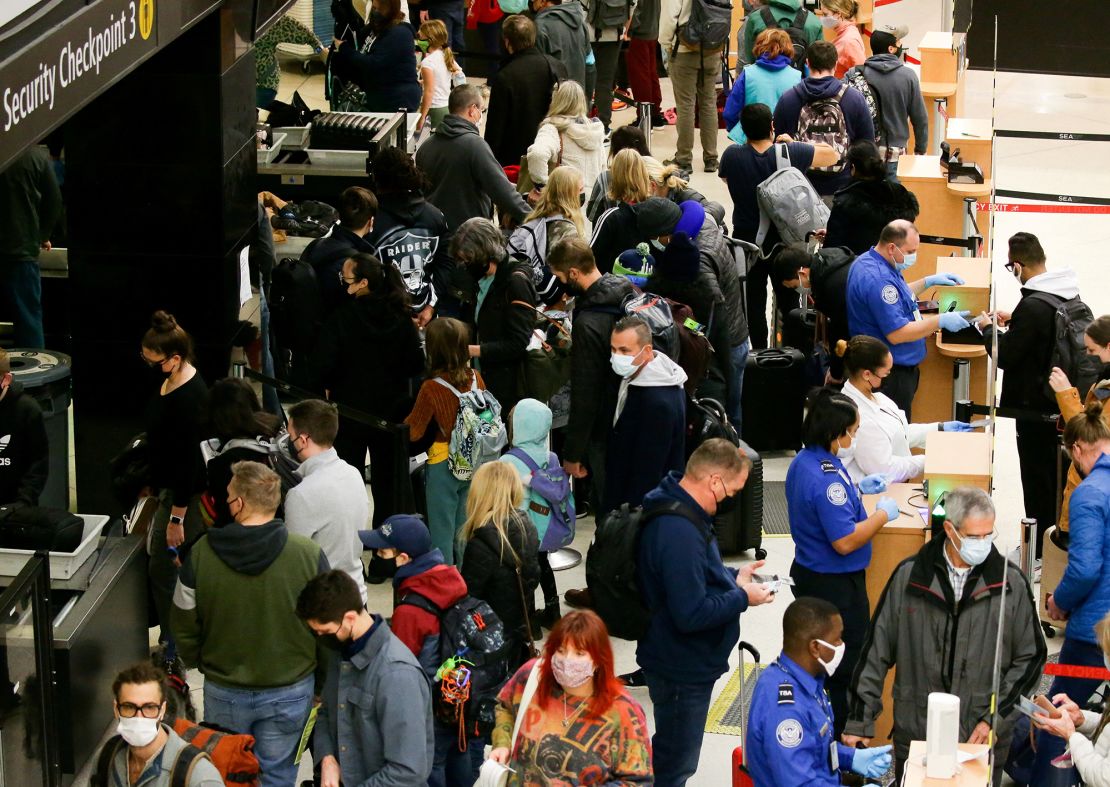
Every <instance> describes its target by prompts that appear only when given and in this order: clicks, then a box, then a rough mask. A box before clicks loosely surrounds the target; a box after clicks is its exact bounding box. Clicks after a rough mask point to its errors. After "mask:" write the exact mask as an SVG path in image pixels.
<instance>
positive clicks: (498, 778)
mask: <svg viewBox="0 0 1110 787" xmlns="http://www.w3.org/2000/svg"><path fill="white" fill-rule="evenodd" d="M542 667H543V661H542V660H540V661H537V662H536V663H535V664H533V665H532V671H531V672H530V673H528V682H527V683H525V684H524V693H523V694H521V695H520V705H519V707H517V709H516V721H515V722H513V737H512V738H510V739H509V760H510V761H511V760H512V758H513V752H514V751H516V739H517V736H518V735H519V734H520V723H521V722H522V721H524V711H526V710H528V706H529V705H531V704H532V697H533V696H535V694H536V687H537V686H539V684H540V669H541V668H542ZM508 784H509V767H508V766H507V765H502V764H501V763H499V762H497V761H495V760H486V761H485V762H483V763H482V768H481V770H479V771H478V781H476V782H474V787H507V785H508Z"/></svg>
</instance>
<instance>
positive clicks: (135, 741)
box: [116, 716, 159, 749]
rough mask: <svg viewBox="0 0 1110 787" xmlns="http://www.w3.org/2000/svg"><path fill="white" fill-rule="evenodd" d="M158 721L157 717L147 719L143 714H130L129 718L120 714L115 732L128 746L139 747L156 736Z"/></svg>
mask: <svg viewBox="0 0 1110 787" xmlns="http://www.w3.org/2000/svg"><path fill="white" fill-rule="evenodd" d="M158 723H159V720H158V719H148V718H146V717H145V716H132V717H131V718H130V719H125V718H123V717H122V716H121V717H120V720H119V724H117V725H116V732H118V733H119V735H120V737H121V738H123V739H124V741H126V742H127V745H128V746H134V747H135V748H136V749H141V748H142V747H143V746H146V745H147V744H149V743H151V742H153V741H154V739H155V738H157V737H158Z"/></svg>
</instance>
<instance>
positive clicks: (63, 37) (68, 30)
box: [0, 0, 177, 169]
mask: <svg viewBox="0 0 1110 787" xmlns="http://www.w3.org/2000/svg"><path fill="white" fill-rule="evenodd" d="M157 2H177V0H157ZM155 6H156V0H99V2H95V3H93V4H91V5H88V6H86V7H85V8H83V9H81V11H79V12H78V13H76V14H74V15H73V16H72V17H70V18H69V19H68V20H66V22H65V24H63V25H61V26H59V27H58V28H56V29H55V30H53V31H51V32H50V33H48V34H47V35H45V36H43V37H42V38H40V39H39V40H38V41H36V42H35V43H34V44H33V45H32V46H29V47H26V48H24V49H23V50H22V51H20V52H18V53H17V54H15V55H14V56H12V57H11V58H9V59H8V60H6V61H5V62H3V63H0V169H2V168H3V167H5V166H7V164H8V163H9V162H10V161H11V160H12V159H14V158H15V157H16V156H17V155H18V154H19V152H20V151H22V150H23V149H24V148H26V147H27V146H28V145H31V144H34V143H35V142H38V141H40V140H41V139H42V138H43V137H44V136H46V134H47V133H49V132H50V131H51V129H53V128H54V127H55V126H56V125H57V124H58V123H59V122H60V121H61V120H63V119H65V118H66V117H68V116H69V115H71V114H72V113H73V112H75V111H76V110H77V109H79V108H80V107H81V106H83V105H84V104H85V103H86V102H87V101H88V100H89V99H90V98H92V97H93V96H95V95H96V94H97V93H99V92H100V91H101V90H103V89H104V88H105V87H107V86H108V85H110V84H111V83H112V82H114V81H115V80H116V79H117V78H118V77H119V76H120V75H122V74H124V73H126V72H127V71H129V70H130V69H131V67H132V66H134V65H135V64H136V63H138V62H139V61H140V60H143V59H145V58H146V57H148V56H149V55H150V54H152V53H153V52H154V51H155V50H156V49H158V25H157V24H156V19H155V14H156V9H155Z"/></svg>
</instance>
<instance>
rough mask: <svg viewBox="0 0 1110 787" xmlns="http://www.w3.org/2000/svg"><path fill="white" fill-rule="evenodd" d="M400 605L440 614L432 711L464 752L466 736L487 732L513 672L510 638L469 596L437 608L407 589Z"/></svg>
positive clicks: (494, 617)
mask: <svg viewBox="0 0 1110 787" xmlns="http://www.w3.org/2000/svg"><path fill="white" fill-rule="evenodd" d="M401 604H408V605H410V606H413V607H417V608H419V609H422V610H424V611H425V612H430V613H431V614H433V615H435V616H436V617H437V618H438V619H439V652H438V654H437V659H438V660H439V664H440V667H439V670H438V671H437V672H436V674H435V680H434V683H435V684H436V685H435V686H433V687H432V713H433V714H434V715H435V717H436V718H437V719H438V720H439V721H441V722H443V723H445V724H448V725H450V726H452V727H457V728H458V729H459V733H460V734H459V748H460V751H465V750H466V741H467V740H469V739H470V738H476V737H487V736H488V735H489V734H490V732H492V730H493V726H494V711H495V708H496V707H497V694H498V692H499V691H500V690H501V687H502V686H504V685H505V682H506V681H507V680H508V679H509V677H510V676H511V675H512V674H513V668H512V664H511V663H510V656H511V655H512V652H513V650H514V645H515V643H513V642H511V641H510V640H509V638H508V635H507V632H506V631H505V624H503V623H502V622H501V619H500V618H499V617H497V613H496V612H494V611H493V608H492V607H490V605H489V604H487V603H486V602H485V601H482V600H481V599H477V598H474V597H473V596H470V595H467V596H463V597H462V598H461V599H459V600H458V601H456V602H455V603H454V604H452V605H451V606H449V607H444V608H442V609H441V608H440V607H439V606H438V605H436V604H435V603H433V602H432V601H431V600H430V599H429V598H427V597H426V596H423V595H421V594H419V593H415V592H413V591H411V590H409V591H406V592H405V595H403V596H402V597H401V598H400V600H398V602H397V605H398V606H399V605H401ZM394 614H396V610H394ZM437 689H438V690H437Z"/></svg>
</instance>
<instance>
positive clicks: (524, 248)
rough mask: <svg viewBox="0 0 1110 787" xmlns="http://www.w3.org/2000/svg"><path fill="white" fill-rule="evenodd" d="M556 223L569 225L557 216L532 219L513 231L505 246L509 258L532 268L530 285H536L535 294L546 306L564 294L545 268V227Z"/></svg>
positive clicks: (546, 243)
mask: <svg viewBox="0 0 1110 787" xmlns="http://www.w3.org/2000/svg"><path fill="white" fill-rule="evenodd" d="M556 221H558V222H565V223H567V224H570V223H571V222H570V220H569V219H564V218H561V217H558V216H554V217H546V218H538V219H532V220H531V221H526V222H524V223H523V224H521V225H520V226H519V227H517V228H516V229H515V230H513V232H512V234H511V235H509V242H508V244H507V249H508V252H509V254H510V255H511V256H513V257H516V258H517V259H518V260H521V261H522V262H526V263H528V264H529V265H531V266H532V283H533V284H535V285H536V293H537V294H538V295H539V297H540V300H541V301H542V302H543V303H545V304H548V305H550V304H552V303H554V302H555V301H557V300H559V298H560V297H562V295H563V292H564V290H563V288H562V285H560V284H559V280H558V279H556V278H555V274H554V273H552V272H551V268H549V267H547V252H548V247H549V243H548V240H547V225H548V224H549V223H550V222H556Z"/></svg>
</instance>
